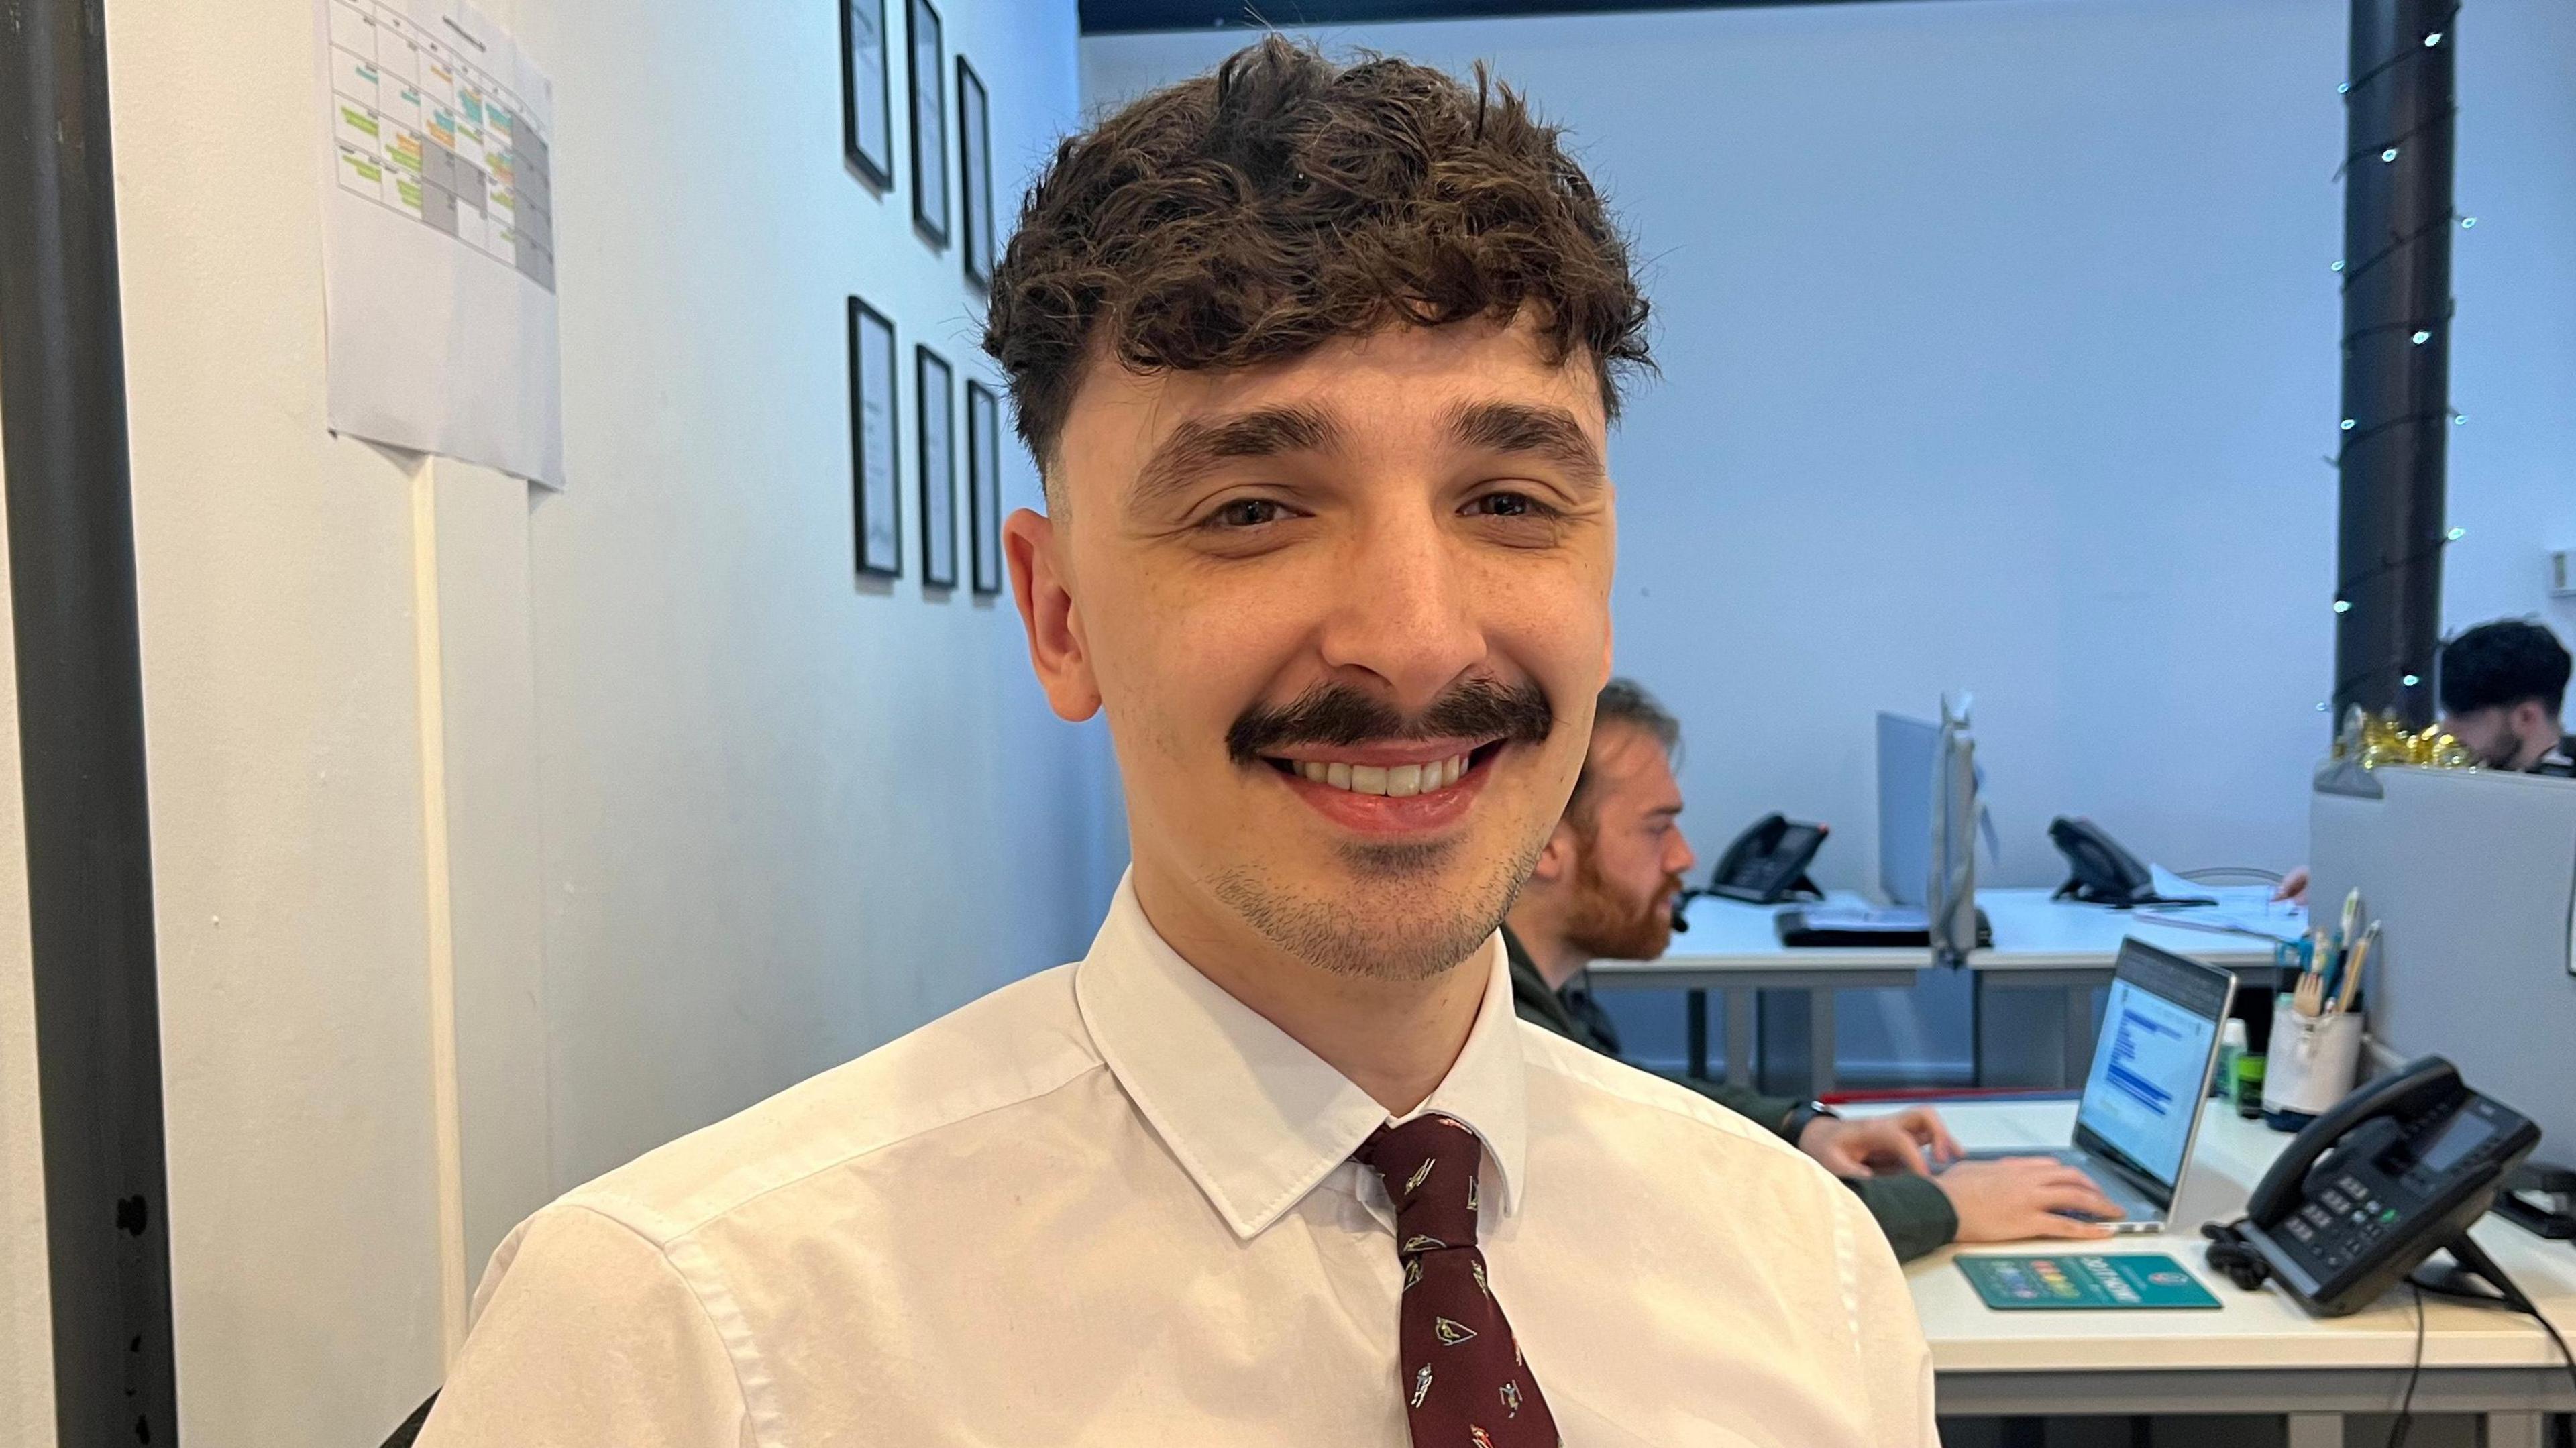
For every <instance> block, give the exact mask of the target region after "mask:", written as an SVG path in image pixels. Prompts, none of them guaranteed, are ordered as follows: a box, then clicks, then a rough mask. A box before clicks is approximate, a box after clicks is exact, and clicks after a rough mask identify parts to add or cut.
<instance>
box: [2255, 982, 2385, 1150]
mask: <svg viewBox="0 0 2576 1448" xmlns="http://www.w3.org/2000/svg"><path fill="white" fill-rule="evenodd" d="M2360 1064H2361V1013H2360V1012H2359V1011H2343V1012H2338V1013H2336V1014H2333V1015H2326V1016H2303V1015H2300V1014H2299V1013H2298V1012H2297V1011H2294V1010H2292V1009H2290V1007H2289V1004H2288V1002H2287V999H2286V998H2285V999H2284V1001H2283V1003H2282V1005H2281V1008H2280V1009H2279V1010H2278V1011H2277V1012H2275V1013H2274V1014H2273V1016H2272V1050H2271V1060H2270V1061H2269V1063H2268V1069H2267V1070H2266V1071H2265V1073H2264V1077H2263V1120H2264V1121H2265V1122H2266V1123H2267V1124H2269V1125H2270V1126H2271V1128H2272V1129H2273V1130H2275V1131H2296V1130H2298V1129H2299V1128H2300V1127H2302V1126H2305V1125H2307V1124H2308V1123H2309V1122H2311V1121H2313V1120H2315V1119H2316V1118H2317V1115H2318V1114H2319V1113H2320V1112H2323V1111H2324V1110H2325V1109H2326V1108H2327V1107H2329V1106H2332V1105H2334V1104H2335V1103H2336V1102H2338V1101H2341V1100H2342V1099H2343V1098H2344V1097H2345V1096H2347V1095H2349V1094H2350V1093H2351V1091H2352V1082H2353V1076H2354V1073H2355V1071H2356V1070H2357V1069H2358V1067H2359V1066H2360Z"/></svg>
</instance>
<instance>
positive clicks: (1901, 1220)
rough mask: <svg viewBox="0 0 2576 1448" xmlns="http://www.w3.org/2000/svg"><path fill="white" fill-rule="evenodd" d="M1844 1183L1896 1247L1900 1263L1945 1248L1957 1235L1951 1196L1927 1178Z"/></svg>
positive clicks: (1955, 1216) (1896, 1177) (1913, 1177)
mask: <svg viewBox="0 0 2576 1448" xmlns="http://www.w3.org/2000/svg"><path fill="white" fill-rule="evenodd" d="M1843 1185H1844V1186H1847V1187H1849V1188H1851V1189H1852V1191H1853V1192H1854V1193H1856V1194H1857V1195H1858V1196H1859V1197H1860V1202H1861V1205H1862V1206H1865V1207H1867V1208H1869V1214H1870V1215H1871V1216H1873V1217H1876V1218H1877V1219H1878V1226H1879V1230H1880V1231H1883V1232H1885V1233H1886V1234H1887V1244H1888V1245H1889V1246H1891V1247H1894V1248H1895V1249H1896V1260H1897V1261H1899V1262H1911V1261H1913V1260H1914V1259H1915V1258H1917V1257H1920V1256H1922V1255H1923V1254H1924V1253H1926V1252H1929V1251H1932V1250H1933V1249H1934V1248H1936V1247H1946V1246H1948V1245H1949V1244H1950V1240H1951V1239H1952V1238H1954V1237H1956V1236H1958V1235H1959V1214H1958V1213H1957V1212H1956V1211H1953V1210H1951V1207H1950V1195H1949V1193H1947V1192H1944V1191H1942V1190H1941V1188H1940V1187H1939V1186H1937V1185H1935V1184H1934V1183H1933V1180H1932V1179H1931V1178H1930V1177H1921V1176H1883V1177H1861V1178H1858V1179H1850V1178H1846V1179H1845V1180H1844V1182H1843Z"/></svg>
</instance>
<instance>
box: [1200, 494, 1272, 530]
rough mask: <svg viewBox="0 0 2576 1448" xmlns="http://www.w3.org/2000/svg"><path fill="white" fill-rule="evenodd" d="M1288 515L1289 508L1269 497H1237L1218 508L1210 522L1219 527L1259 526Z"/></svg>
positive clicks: (1212, 525) (1211, 524)
mask: <svg viewBox="0 0 2576 1448" xmlns="http://www.w3.org/2000/svg"><path fill="white" fill-rule="evenodd" d="M1286 516H1287V509H1285V508H1282V507H1280V506H1279V505H1278V504H1277V503H1274V502H1272V501H1270V500H1269V499H1268V498H1237V499H1235V500H1234V501H1233V502H1231V503H1227V504H1225V505H1224V506H1222V507H1220V508H1218V509H1217V510H1216V513H1215V515H1214V516H1212V517H1210V518H1209V519H1208V523H1209V525H1210V526H1211V527H1217V528H1258V527H1260V526H1261V525H1262V524H1264V523H1276V522H1278V521H1279V520H1280V519H1281V518H1284V517H1286Z"/></svg>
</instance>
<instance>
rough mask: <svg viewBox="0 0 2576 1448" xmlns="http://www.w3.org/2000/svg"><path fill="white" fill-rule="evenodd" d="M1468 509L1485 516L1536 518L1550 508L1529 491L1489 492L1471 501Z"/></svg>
mask: <svg viewBox="0 0 2576 1448" xmlns="http://www.w3.org/2000/svg"><path fill="white" fill-rule="evenodd" d="M1467 511H1468V512H1469V513H1470V514H1472V515H1474V516H1477V517H1483V518H1535V517H1543V516H1545V515H1546V513H1547V511H1548V510H1547V508H1546V506H1545V505H1543V504H1541V503H1540V502H1538V500H1536V499H1534V498H1532V497H1531V496H1530V495H1529V494H1527V493H1487V494H1485V495H1484V496H1483V497H1480V498H1478V499H1476V501H1474V502H1472V503H1469V504H1468V505H1467Z"/></svg>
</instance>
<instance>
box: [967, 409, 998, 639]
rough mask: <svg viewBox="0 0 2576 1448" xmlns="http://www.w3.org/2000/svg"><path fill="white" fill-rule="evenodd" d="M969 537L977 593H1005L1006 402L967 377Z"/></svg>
mask: <svg viewBox="0 0 2576 1448" xmlns="http://www.w3.org/2000/svg"><path fill="white" fill-rule="evenodd" d="M966 516H967V524H966V536H967V537H969V538H971V539H973V540H974V543H973V547H974V551H975V559H974V563H975V568H974V578H973V580H972V581H973V583H974V586H975V591H976V592H977V593H985V594H992V593H999V592H1001V591H1002V403H1001V399H1000V398H998V397H995V396H994V395H993V390H992V389H991V388H989V387H986V386H985V385H984V384H983V383H981V382H978V381H976V380H975V379H973V378H971V377H970V378H968V379H966Z"/></svg>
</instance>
